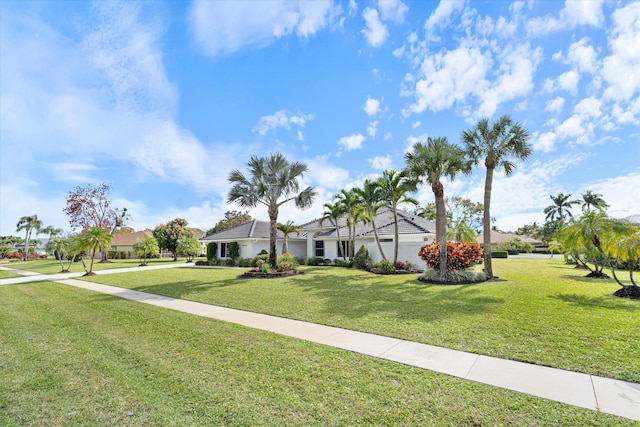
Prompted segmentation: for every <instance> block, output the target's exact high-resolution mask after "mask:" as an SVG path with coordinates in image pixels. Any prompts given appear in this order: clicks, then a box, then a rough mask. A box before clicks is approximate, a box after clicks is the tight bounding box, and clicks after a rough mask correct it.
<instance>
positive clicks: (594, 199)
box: [580, 190, 609, 211]
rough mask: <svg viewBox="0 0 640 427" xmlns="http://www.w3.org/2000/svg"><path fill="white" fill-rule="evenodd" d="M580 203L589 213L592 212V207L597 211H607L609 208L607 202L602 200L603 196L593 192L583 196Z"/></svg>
mask: <svg viewBox="0 0 640 427" xmlns="http://www.w3.org/2000/svg"><path fill="white" fill-rule="evenodd" d="M580 203H581V204H582V209H583V210H587V211H590V210H591V206H593V207H594V208H596V209H606V208H608V207H609V205H608V204H607V202H605V201H604V199H603V198H602V194H598V193H594V192H593V191H591V190H589V191H587V192H585V193H584V194H582V201H581V202H580Z"/></svg>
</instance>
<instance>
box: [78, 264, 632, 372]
mask: <svg viewBox="0 0 640 427" xmlns="http://www.w3.org/2000/svg"><path fill="white" fill-rule="evenodd" d="M494 264H495V272H496V274H497V275H498V276H500V277H501V278H502V279H506V281H502V282H491V283H484V284H477V285H459V286H433V285H425V284H422V283H420V282H418V281H417V280H416V277H417V276H416V275H398V276H379V275H373V274H369V273H365V272H361V271H357V270H350V269H342V268H327V267H306V268H303V271H304V272H305V273H306V274H304V275H302V276H296V277H293V278H287V279H278V280H258V279H256V280H247V279H238V278H237V276H238V274H239V271H238V270H236V269H228V270H224V269H175V270H174V269H171V270H161V271H145V272H139V273H128V274H115V275H108V276H95V277H93V278H89V279H87V280H91V281H95V282H100V283H105V284H111V285H115V286H121V287H125V288H130V289H136V290H140V291H145V292H150V293H156V294H160V295H168V296H173V297H177V298H184V299H188V300H193V301H200V302H205V303H211V304H217V305H222V306H226V307H232V308H239V309H243V310H249V311H256V312H259V313H266V314H272V315H276V316H283V317H288V318H293V319H300V320H307V321H311V322H315V323H321V324H326V325H332V326H339V327H343V328H347V329H354V330H358V331H365V332H371V333H376V334H381V335H386V336H390V337H396V338H402V339H407V340H412V341H418V342H422V343H428V344H433V345H439V346H444V347H449V348H454V349H458V350H463V351H470V352H474V353H480V354H486V355H490V356H495V357H501V358H507V359H512V360H519V361H525V362H531V363H536V364H540V365H547V366H553V367H557V368H563V369H569V370H574V371H579V372H585V373H589V374H594V375H600V376H606V377H613V378H618V379H622V380H626V381H633V382H640V333H638V328H639V325H640V302H639V301H631V300H625V299H619V298H616V297H613V296H611V294H612V293H613V292H614V291H615V290H616V289H617V285H616V284H615V283H613V282H612V281H602V280H600V279H587V278H584V277H583V276H584V274H585V273H584V271H583V270H576V269H574V268H572V267H571V266H567V265H564V263H563V261H562V260H561V259H522V258H521V259H517V258H510V259H505V260H501V259H496V260H494Z"/></svg>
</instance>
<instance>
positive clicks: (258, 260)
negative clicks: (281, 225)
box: [251, 250, 269, 267]
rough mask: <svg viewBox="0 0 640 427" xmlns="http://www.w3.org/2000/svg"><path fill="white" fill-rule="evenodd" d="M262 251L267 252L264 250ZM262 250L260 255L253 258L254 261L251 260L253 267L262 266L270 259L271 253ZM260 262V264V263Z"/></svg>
mask: <svg viewBox="0 0 640 427" xmlns="http://www.w3.org/2000/svg"><path fill="white" fill-rule="evenodd" d="M262 252H265V251H264V250H263V251H262ZM262 252H260V253H259V254H258V255H256V256H255V257H254V258H253V261H252V262H251V266H252V267H260V265H262V264H264V263H265V262H267V261H269V254H268V253H264V254H263V253H262ZM258 263H259V264H260V265H258Z"/></svg>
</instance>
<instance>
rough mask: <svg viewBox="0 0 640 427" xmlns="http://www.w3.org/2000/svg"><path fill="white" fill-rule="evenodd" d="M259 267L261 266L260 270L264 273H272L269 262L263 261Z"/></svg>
mask: <svg viewBox="0 0 640 427" xmlns="http://www.w3.org/2000/svg"><path fill="white" fill-rule="evenodd" d="M259 268H260V272H262V273H270V272H271V266H270V265H269V263H268V262H263V263H262V264H261V265H260V267H259Z"/></svg>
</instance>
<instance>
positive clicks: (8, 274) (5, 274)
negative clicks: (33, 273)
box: [0, 265, 22, 279]
mask: <svg viewBox="0 0 640 427" xmlns="http://www.w3.org/2000/svg"><path fill="white" fill-rule="evenodd" d="M3 267H6V266H4V265H3ZM11 268H13V267H11ZM14 277H22V274H17V273H14V272H12V271H4V270H0V279H12V278H14Z"/></svg>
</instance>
